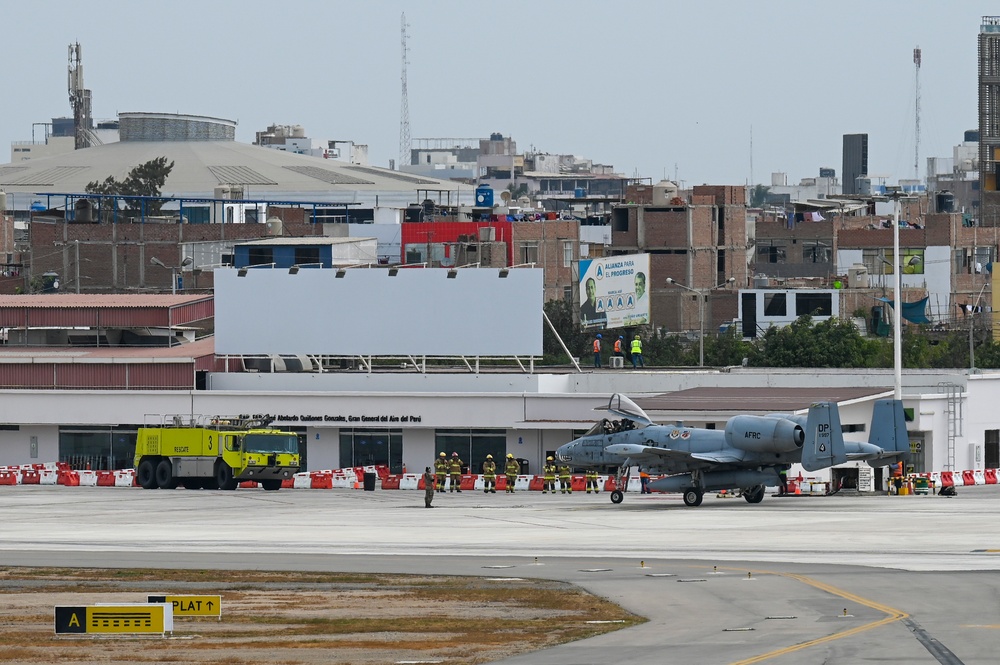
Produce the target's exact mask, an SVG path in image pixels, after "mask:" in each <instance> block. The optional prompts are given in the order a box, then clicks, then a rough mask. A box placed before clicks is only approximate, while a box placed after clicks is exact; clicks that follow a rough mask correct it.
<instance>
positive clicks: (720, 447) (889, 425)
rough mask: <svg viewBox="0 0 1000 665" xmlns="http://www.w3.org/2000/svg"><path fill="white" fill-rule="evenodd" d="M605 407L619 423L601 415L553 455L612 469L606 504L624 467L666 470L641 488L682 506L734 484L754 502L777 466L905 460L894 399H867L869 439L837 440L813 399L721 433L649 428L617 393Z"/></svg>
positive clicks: (837, 431) (832, 416)
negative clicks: (798, 408) (679, 497)
mask: <svg viewBox="0 0 1000 665" xmlns="http://www.w3.org/2000/svg"><path fill="white" fill-rule="evenodd" d="M607 411H608V412H609V413H610V414H612V415H614V416H617V417H618V418H620V420H615V421H611V420H608V419H603V420H601V421H600V422H598V423H597V424H596V425H595V426H594V427H593V428H591V429H590V431H588V432H587V433H586V434H585V435H584V436H582V437H580V438H579V439H576V440H574V441H571V442H569V443H567V444H564V445H562V446H560V447H559V449H558V450H557V451H556V456H557V458H558V459H559V460H560V461H562V462H565V463H568V464H571V465H572V466H575V467H586V468H594V467H607V466H616V467H618V472H617V474H616V476H615V481H616V482H615V488H616V489H615V490H613V491H612V492H611V501H612V502H614V503H621V502H622V500H623V499H624V494H623V491H622V490H621V489H619V488H622V487H624V485H623V483H622V479H623V477H624V476H625V474H626V473H627V470H628V468H629V467H630V466H632V465H639V466H643V467H648V469H649V471H650V472H651V473H654V474H655V473H662V474H667V475H666V477H663V478H657V479H656V480H651V481H650V483H649V489H651V490H653V491H658V492H681V493H682V494H683V495H684V503H685V504H686V505H688V506H699V505H701V501H702V497H703V496H704V494H705V492H706V491H708V492H711V491H717V490H724V489H725V490H729V489H741V490H742V493H743V498H744V499H746V500H747V501H748V502H749V503H760V501H761V500H762V499H763V498H764V492H765V488H766V487H768V486H771V487H773V486H777V485H780V480H779V477H778V473H779V470H781V469H787V468H788V467H789V466H790V465H791V464H793V463H799V464H801V465H802V466H803V467H804V468H805V469H806V471H816V470H818V469H825V468H827V467H831V466H834V465H836V464H843V463H844V462H852V461H861V460H863V461H867V462H868V463H869V465H871V466H886V465H889V464H894V463H896V462H899V461H903V462H904V463H906V462H908V461H909V457H910V443H909V439H908V437H907V435H906V422H905V419H904V416H903V403H902V402H901V401H899V400H891V399H881V400H877V401H876V402H875V405H874V407H873V409H872V426H871V441H870V442H859V441H844V436H843V432H842V430H841V426H840V413H839V410H838V409H837V405H836V403H834V402H816V403H815V404H813V405H812V406H810V407H809V412H808V414H807V415H793V414H788V413H774V414H768V415H766V416H753V415H740V416H734V417H732V418H730V419H729V420H728V421H727V422H726V427H725V429H721V430H716V429H701V428H696V427H685V426H683V425H656V424H654V423H653V421H652V420H650V418H649V416H647V415H646V413H645V412H644V411H643V410H642V409H641V408H639V407H638V406H637V405H636V404H635V403H634V402H633V401H632V400H630V399H629V398H628V397H625V396H624V395H621V394H617V393H616V394H614V395H612V396H611V400H610V401H609V402H608V406H607Z"/></svg>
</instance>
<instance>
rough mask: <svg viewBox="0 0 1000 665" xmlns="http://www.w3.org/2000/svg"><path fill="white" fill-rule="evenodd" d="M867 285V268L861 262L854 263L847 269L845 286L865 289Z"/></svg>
mask: <svg viewBox="0 0 1000 665" xmlns="http://www.w3.org/2000/svg"><path fill="white" fill-rule="evenodd" d="M868 286H869V281H868V268H867V267H866V266H865V265H864V264H863V263H855V264H854V265H853V266H851V267H850V268H848V269H847V288H849V289H867V288H868Z"/></svg>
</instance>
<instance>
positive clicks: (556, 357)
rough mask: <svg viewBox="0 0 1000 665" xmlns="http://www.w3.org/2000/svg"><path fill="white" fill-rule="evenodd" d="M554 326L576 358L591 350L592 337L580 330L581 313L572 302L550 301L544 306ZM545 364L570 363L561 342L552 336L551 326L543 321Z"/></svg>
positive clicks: (563, 300)
mask: <svg viewBox="0 0 1000 665" xmlns="http://www.w3.org/2000/svg"><path fill="white" fill-rule="evenodd" d="M543 309H544V311H545V314H546V315H547V316H548V317H549V321H551V322H552V326H553V327H554V328H555V329H556V330H558V331H559V336H560V337H562V340H563V342H565V343H566V348H568V349H569V352H570V353H571V354H573V355H574V356H576V357H582V356H583V355H584V354H585V352H586V351H588V350H589V348H590V347H589V342H590V337H589V334H588V333H585V332H584V331H582V330H581V329H580V313H579V311H578V309H577V308H576V307H575V306H574V305H573V303H572V302H571V301H570V300H567V299H564V298H563V299H559V300H550V301H548V302H547V303H545V305H544V306H543ZM542 353H543V362H545V363H548V364H558V365H562V364H565V363H568V362H569V358H567V357H566V352H565V351H563V349H562V346H561V345H560V344H559V340H558V339H556V336H555V335H554V334H552V329H551V328H549V324H547V323H545V322H544V321H542Z"/></svg>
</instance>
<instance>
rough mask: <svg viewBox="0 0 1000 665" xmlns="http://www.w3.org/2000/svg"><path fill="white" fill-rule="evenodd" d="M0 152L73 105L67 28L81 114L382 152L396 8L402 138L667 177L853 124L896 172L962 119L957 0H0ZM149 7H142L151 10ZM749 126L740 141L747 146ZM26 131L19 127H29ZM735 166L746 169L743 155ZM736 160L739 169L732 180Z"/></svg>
mask: <svg viewBox="0 0 1000 665" xmlns="http://www.w3.org/2000/svg"><path fill="white" fill-rule="evenodd" d="M3 5H4V6H3V13H2V16H3V25H4V35H5V36H4V39H3V40H2V42H0V54H2V57H0V90H2V91H3V92H2V94H3V111H2V113H0V162H7V161H8V160H9V158H10V142H11V141H16V140H30V139H31V137H32V133H31V130H32V123H36V122H47V121H49V120H50V119H51V118H52V117H58V116H68V115H72V113H71V111H70V108H69V102H68V98H67V90H66V83H67V75H66V66H67V46H68V45H69V44H70V43H72V42H79V43H80V44H81V47H82V53H83V67H84V82H85V84H86V87H87V88H89V89H91V90H92V91H93V114H94V117H95V118H97V119H104V118H114V117H115V115H116V114H117V113H118V112H125V111H146V112H171V113H190V114H197V115H209V116H216V117H222V118H228V119H233V120H237V121H238V123H239V124H238V126H237V133H236V135H237V140H239V141H243V142H246V143H251V142H253V138H254V132H256V131H259V130H263V129H265V128H266V127H267V126H268V125H269V124H272V123H278V124H300V125H303V126H304V127H305V129H306V133H307V136H309V137H311V138H319V139H348V140H354V141H356V142H358V143H367V144H368V145H369V155H370V161H371V163H372V164H373V165H376V166H387V165H388V163H389V160H390V159H398V155H399V134H400V131H399V130H400V65H401V60H400V15H401V14H402V13H403V12H405V13H406V21H407V23H408V24H409V28H408V30H407V32H408V35H409V48H410V54H409V66H408V69H409V75H408V88H409V108H410V134H411V136H412V137H413V138H425V137H460V138H461V137H485V136H488V135H489V134H490V133H491V132H500V133H502V134H504V135H505V136H506V135H509V136H512V137H513V138H514V139H515V140H516V141H517V145H518V148H519V150H520V151H524V150H527V149H528V148H530V147H532V146H533V147H534V148H536V149H538V150H541V151H545V152H552V153H572V154H576V155H580V156H583V157H586V158H589V159H592V160H594V161H595V162H599V163H603V164H612V165H613V166H614V167H615V170H616V171H617V172H619V173H624V174H627V175H638V176H641V177H650V178H652V179H653V181H654V182H655V181H656V180H659V179H660V178H662V177H664V176H666V177H668V178H671V179H673V178H674V176H675V174H676V176H677V178H678V179H679V180H681V181H683V182H684V183H685V184H686V185H693V184H700V183H711V184H745V183H748V182H753V183H764V184H769V183H770V174H771V172H774V171H781V172H785V173H787V174H788V178H789V182H790V183H797V182H798V181H799V179H801V178H803V177H811V176H815V175H818V169H819V168H820V167H821V166H830V167H833V168H835V169H836V171H837V175H838V176H840V175H841V142H842V138H841V137H842V135H843V134H847V133H861V132H867V133H868V134H869V172H870V173H873V174H879V175H885V176H889V177H890V178H891V180H890V181H892V182H894V181H895V180H896V179H898V178H912V177H913V176H914V156H915V155H914V148H915V136H916V133H915V117H914V115H915V69H914V64H913V49H914V47H916V46H919V47H920V48H921V49H922V51H923V66H922V68H921V70H920V89H921V105H920V108H921V116H920V127H921V131H920V174H921V176H923V175H925V173H924V171H925V169H926V160H925V158H926V157H928V156H940V157H950V156H951V154H952V153H951V151H952V146H954V145H955V144H957V143H959V142H961V140H962V136H963V132H964V131H965V130H967V129H975V128H976V127H977V126H978V120H977V91H976V71H977V59H976V39H977V35H978V32H979V25H980V23H981V18H982V16H983V15H988V14H991V13H996V14H1000V6H997V5H996V3H989V2H974V1H971V0H948V1H947V2H942V1H940V0H937V1H934V2H930V1H925V0H837V1H835V2H826V3H817V2H807V1H805V0H755V1H750V0H699V1H698V2H681V1H679V0H635V1H629V0H622V1H619V2H609V1H607V0H604V1H600V2H599V1H595V0H506V1H505V2H478V1H473V0H411V1H409V2H404V1H399V0H378V1H374V0H367V1H366V0H359V1H357V2H349V1H346V0H314V1H305V0H287V1H286V2H273V1H268V2H260V1H258V0H242V1H240V2H216V1H214V0H200V1H197V2H196V1H193V0H171V1H170V2H156V3H153V2H135V1H133V0H93V1H92V2H79V1H78V0H7V1H6V2H4V3H3ZM154 8H155V9H154ZM751 128H752V136H753V141H752V144H753V150H752V160H751V148H750V146H751ZM41 132H42V129H41V128H36V134H35V138H36V139H40V138H41V136H42V134H41ZM751 163H752V168H751ZM751 170H752V173H751Z"/></svg>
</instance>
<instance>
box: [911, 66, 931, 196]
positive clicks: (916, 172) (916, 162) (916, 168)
mask: <svg viewBox="0 0 1000 665" xmlns="http://www.w3.org/2000/svg"><path fill="white" fill-rule="evenodd" d="M920 59H921V58H920V47H919V46H918V47H917V48H915V49H913V65H914V67H915V71H916V75H915V76H916V79H915V81H916V83H915V86H914V87H915V89H916V99H915V100H914V107H915V108H916V122H915V125H914V127H915V130H916V131H915V132H914V133H915V136H916V138H915V140H914V142H913V177H914V178H915V179H916V180H920ZM929 175H930V174H928V176H929Z"/></svg>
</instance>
